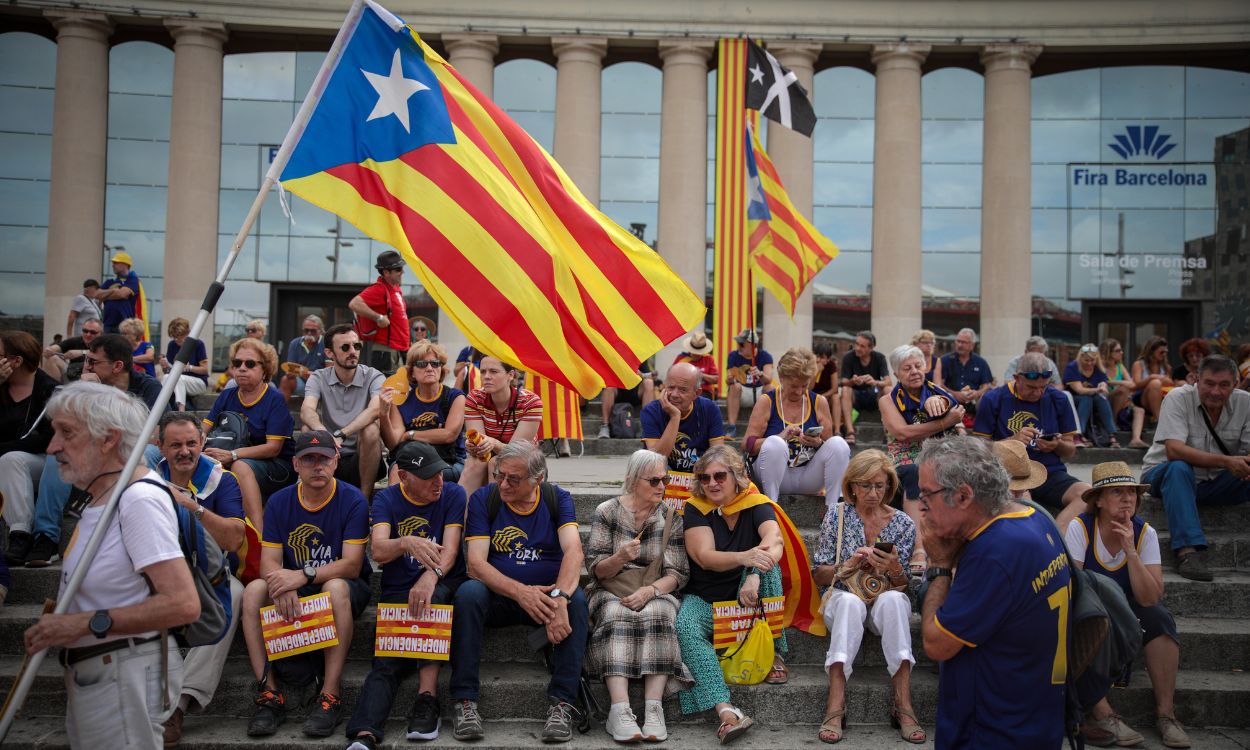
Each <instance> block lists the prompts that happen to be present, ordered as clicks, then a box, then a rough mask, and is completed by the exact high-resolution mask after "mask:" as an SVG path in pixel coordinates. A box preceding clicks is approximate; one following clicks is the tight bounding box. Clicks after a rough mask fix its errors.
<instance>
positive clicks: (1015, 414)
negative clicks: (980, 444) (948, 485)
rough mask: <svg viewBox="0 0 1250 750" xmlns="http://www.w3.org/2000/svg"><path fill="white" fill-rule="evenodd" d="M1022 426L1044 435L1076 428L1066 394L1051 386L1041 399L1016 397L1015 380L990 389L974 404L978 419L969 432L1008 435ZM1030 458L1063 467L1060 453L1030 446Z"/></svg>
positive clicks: (1052, 468) (1058, 468)
mask: <svg viewBox="0 0 1250 750" xmlns="http://www.w3.org/2000/svg"><path fill="white" fill-rule="evenodd" d="M1024 427H1033V428H1035V429H1036V430H1037V431H1038V432H1041V433H1042V434H1043V435H1046V434H1050V433H1055V432H1060V433H1063V434H1065V435H1070V434H1074V433H1075V432H1076V419H1075V418H1074V417H1073V416H1072V404H1070V403H1069V402H1068V397H1067V396H1064V395H1063V392H1062V391H1059V390H1057V389H1055V388H1053V387H1050V386H1047V388H1046V390H1044V391H1042V397H1041V399H1039V400H1037V401H1023V400H1021V399H1019V398H1016V384H1015V381H1012V382H1009V383H1007V384H1006V385H1001V386H999V387H997V388H994V389H992V390H990V391H989V392H988V393H986V394H985V396H984V397H982V398H981V405H980V406H978V407H977V421H976V423H975V424H973V426H972V434H974V435H978V436H980V437H987V438H989V439H991V440H1002V439H1003V438H1007V437H1011V436H1012V435H1014V434H1016V433H1017V432H1019V431H1020V430H1021V429H1022V428H1024ZM1028 451H1029V458H1031V459H1033V460H1034V461H1037V462H1038V463H1039V464H1042V465H1043V466H1045V467H1046V470H1047V471H1050V472H1055V471H1066V470H1067V467H1066V466H1065V465H1064V463H1063V460H1062V459H1060V458H1059V454H1058V453H1055V452H1054V451H1051V452H1050V453H1045V452H1043V451H1039V450H1038V449H1037V448H1033V447H1030V448H1029V449H1028Z"/></svg>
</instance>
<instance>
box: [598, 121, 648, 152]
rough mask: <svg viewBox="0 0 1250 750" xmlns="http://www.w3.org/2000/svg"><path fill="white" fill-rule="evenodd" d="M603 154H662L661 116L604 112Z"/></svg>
mask: <svg viewBox="0 0 1250 750" xmlns="http://www.w3.org/2000/svg"><path fill="white" fill-rule="evenodd" d="M602 122H603V125H602V127H603V142H602V144H603V145H602V146H601V148H602V154H603V155H604V156H605V157H607V156H655V157H658V156H659V155H660V118H659V117H657V116H656V115H638V114H604V115H603V121H602Z"/></svg>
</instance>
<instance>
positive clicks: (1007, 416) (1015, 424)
mask: <svg viewBox="0 0 1250 750" xmlns="http://www.w3.org/2000/svg"><path fill="white" fill-rule="evenodd" d="M1053 374H1054V373H1053V372H1051V370H1050V366H1049V365H1048V364H1047V363H1046V358H1045V357H1044V356H1042V355H1041V354H1037V353H1035V352H1030V353H1029V354H1025V355H1024V356H1023V357H1021V358H1020V364H1019V366H1018V367H1017V369H1016V373H1015V375H1013V376H1012V380H1011V382H1009V383H1007V384H1006V385H1004V386H1001V387H999V388H995V389H993V390H992V391H990V392H989V393H987V394H985V397H984V398H982V399H981V407H980V409H978V410H977V420H976V423H975V424H974V425H973V427H972V434H973V435H976V436H977V437H982V438H989V439H990V440H1019V441H1020V442H1022V443H1024V444H1025V446H1027V447H1028V449H1029V458H1031V459H1033V460H1034V461H1037V462H1038V463H1040V464H1042V465H1043V466H1045V467H1046V481H1045V482H1043V483H1042V485H1041V486H1040V487H1037V488H1035V489H1033V490H1031V493H1032V497H1033V499H1034V500H1036V501H1037V502H1039V503H1041V504H1043V505H1046V506H1048V507H1051V508H1055V509H1057V510H1059V512H1058V513H1057V514H1056V519H1055V523H1057V524H1059V528H1061V529H1066V528H1068V524H1069V523H1071V522H1072V519H1074V518H1076V516H1077V514H1078V513H1080V512H1081V510H1083V509H1084V507H1085V504H1084V502H1083V501H1082V500H1081V495H1082V494H1083V493H1084V492H1085V491H1086V490H1088V489H1089V488H1090V487H1089V484H1088V483H1086V482H1082V481H1080V480H1078V479H1077V478H1076V477H1074V476H1072V475H1071V474H1069V473H1068V467H1067V466H1066V465H1064V463H1063V460H1064V459H1065V458H1071V457H1072V455H1073V454H1074V453H1076V443H1075V442H1074V440H1073V438H1074V436H1075V435H1076V434H1077V429H1076V420H1075V419H1074V418H1073V415H1072V406H1071V404H1070V402H1069V401H1068V398H1067V396H1065V395H1064V394H1063V392H1062V391H1060V390H1057V389H1055V388H1052V387H1050V378H1051V375H1053Z"/></svg>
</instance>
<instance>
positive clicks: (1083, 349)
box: [1081, 344, 1098, 354]
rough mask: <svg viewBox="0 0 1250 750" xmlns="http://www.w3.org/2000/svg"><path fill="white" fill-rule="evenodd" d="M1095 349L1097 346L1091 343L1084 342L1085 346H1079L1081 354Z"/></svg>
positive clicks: (1096, 349)
mask: <svg viewBox="0 0 1250 750" xmlns="http://www.w3.org/2000/svg"><path fill="white" fill-rule="evenodd" d="M1096 351H1098V347H1096V346H1094V345H1093V344H1086V345H1085V346H1082V347H1081V354H1091V353H1093V352H1096Z"/></svg>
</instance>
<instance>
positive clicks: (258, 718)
mask: <svg viewBox="0 0 1250 750" xmlns="http://www.w3.org/2000/svg"><path fill="white" fill-rule="evenodd" d="M285 719H286V698H285V697H284V696H283V695H282V693H281V692H279V691H277V690H272V689H270V688H267V687H264V686H263V685H262V686H261V687H260V688H258V692H257V694H256V713H254V714H252V718H251V719H250V720H248V722H247V736H248V737H268V736H270V735H271V734H273V733H274V732H277V731H278V727H279V726H280V725H281V724H282V722H283V721H284V720H285Z"/></svg>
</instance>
